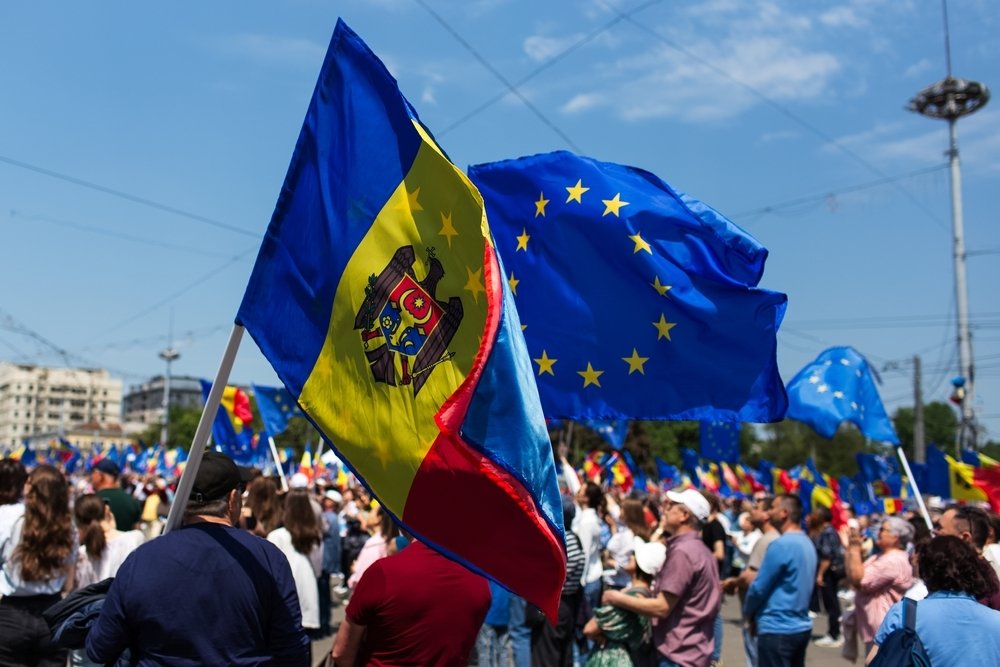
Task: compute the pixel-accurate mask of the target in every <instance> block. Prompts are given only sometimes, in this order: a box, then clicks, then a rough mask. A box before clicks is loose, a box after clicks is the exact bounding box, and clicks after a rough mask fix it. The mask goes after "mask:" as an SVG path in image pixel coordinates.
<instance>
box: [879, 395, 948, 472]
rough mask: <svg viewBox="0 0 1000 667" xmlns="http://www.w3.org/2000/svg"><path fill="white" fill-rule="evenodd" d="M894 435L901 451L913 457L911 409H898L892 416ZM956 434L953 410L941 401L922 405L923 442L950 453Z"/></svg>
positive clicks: (912, 418)
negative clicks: (896, 436) (900, 446)
mask: <svg viewBox="0 0 1000 667" xmlns="http://www.w3.org/2000/svg"><path fill="white" fill-rule="evenodd" d="M892 421H893V423H894V424H895V425H896V433H897V435H899V442H900V444H901V445H902V447H903V451H904V452H906V455H907V456H909V457H910V458H911V459H912V457H913V424H914V415H913V408H899V409H898V410H896V412H895V414H893V416H892ZM957 432H958V416H957V415H956V414H955V409H954V408H953V407H952V406H951V405H948V404H947V403H945V402H943V401H935V402H933V403H927V404H925V405H924V442H926V443H927V444H929V445H930V444H934V445H937V446H938V447H940V448H942V449H944V450H945V451H948V452H951V451H952V449H953V448H954V444H955V434H956V433H957Z"/></svg>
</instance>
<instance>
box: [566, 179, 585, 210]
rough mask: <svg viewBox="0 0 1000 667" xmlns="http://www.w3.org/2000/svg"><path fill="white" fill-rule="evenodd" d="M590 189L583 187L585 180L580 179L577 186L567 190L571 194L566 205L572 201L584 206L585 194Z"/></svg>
mask: <svg viewBox="0 0 1000 667" xmlns="http://www.w3.org/2000/svg"><path fill="white" fill-rule="evenodd" d="M589 189H590V188H585V187H583V179H582V178H581V179H579V180H577V182H576V185H574V186H573V187H571V188H566V192H568V193H569V197H567V198H566V203H567V204H568V203H570V202H571V201H573V200H576V203H578V204H582V203H583V193H584V192H586V191H587V190H589Z"/></svg>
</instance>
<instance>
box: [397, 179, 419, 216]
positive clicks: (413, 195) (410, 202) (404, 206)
mask: <svg viewBox="0 0 1000 667" xmlns="http://www.w3.org/2000/svg"><path fill="white" fill-rule="evenodd" d="M403 188H404V189H405V188H406V186H405V185H404V186H403ZM405 191H406V201H405V202H399V203H398V204H396V210H398V211H406V210H410V211H422V210H424V207H423V206H421V205H420V202H419V201H417V197H419V196H420V188H417V189H416V190H414V191H413V192H410V191H409V190H405Z"/></svg>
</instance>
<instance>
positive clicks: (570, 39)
mask: <svg viewBox="0 0 1000 667" xmlns="http://www.w3.org/2000/svg"><path fill="white" fill-rule="evenodd" d="M582 37H583V36H582V35H580V34H575V35H569V36H566V37H543V36H542V35H532V36H531V37H528V38H527V39H525V40H524V52H525V54H527V56H528V57H529V58H531V59H532V60H534V61H535V62H544V61H546V60H549V59H550V58H552V57H554V56H557V55H559V54H560V53H562V52H563V51H565V50H566V49H568V48H569V47H570V46H572V45H573V44H575V43H576V42H578V41H580V39H582Z"/></svg>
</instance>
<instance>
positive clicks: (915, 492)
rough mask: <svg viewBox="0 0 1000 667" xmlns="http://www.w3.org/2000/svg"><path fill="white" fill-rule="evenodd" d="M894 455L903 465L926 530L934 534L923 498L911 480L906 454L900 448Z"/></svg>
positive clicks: (913, 480) (911, 472)
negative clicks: (896, 455) (925, 524)
mask: <svg viewBox="0 0 1000 667" xmlns="http://www.w3.org/2000/svg"><path fill="white" fill-rule="evenodd" d="M896 454H898V455H899V460H900V461H901V462H902V464H903V470H904V471H905V472H906V478H907V479H908V480H910V488H911V489H913V495H915V496H916V497H917V505H918V506H919V507H920V513H921V514H923V515H924V522H926V523H927V530H929V531H931V532H932V533H933V532H934V522H933V521H931V515H930V514H928V513H927V506H926V505H924V497H923V496H922V495H920V489H919V488H917V481H916V480H915V479H913V471H912V470H910V462H909V461H907V460H906V452H904V451H903V448H902V447H896Z"/></svg>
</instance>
